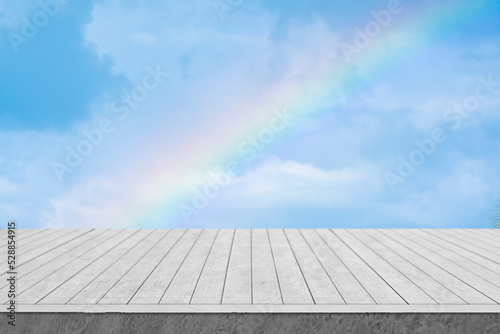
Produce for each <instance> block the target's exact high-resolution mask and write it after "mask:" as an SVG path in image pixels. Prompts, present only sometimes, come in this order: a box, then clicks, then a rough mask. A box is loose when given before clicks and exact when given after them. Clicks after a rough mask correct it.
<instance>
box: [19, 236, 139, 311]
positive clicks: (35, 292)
mask: <svg viewBox="0 0 500 334" xmlns="http://www.w3.org/2000/svg"><path fill="white" fill-rule="evenodd" d="M134 233H136V231H135V230H121V231H119V233H117V234H116V235H114V236H113V237H112V238H109V239H105V240H104V241H103V242H102V243H101V244H100V245H97V246H96V247H93V248H91V249H90V250H88V251H87V252H85V253H83V254H81V255H80V256H78V257H76V258H73V260H72V261H70V262H69V263H67V264H65V265H64V266H63V267H60V268H59V269H58V270H55V271H54V270H52V272H51V273H50V275H48V276H47V277H45V278H43V279H42V280H40V281H38V282H36V283H35V284H33V285H31V286H30V287H29V288H26V289H24V291H23V292H21V293H19V294H18V300H19V303H20V304H34V303H37V302H38V301H40V299H42V298H43V297H45V296H46V295H47V294H49V293H50V292H51V291H53V290H54V289H56V288H57V287H58V286H60V285H61V284H63V283H64V282H65V281H66V280H68V279H69V278H71V277H72V276H73V275H75V274H76V273H78V272H79V271H80V270H82V269H84V268H85V267H86V266H88V265H89V264H91V263H92V262H94V261H95V260H96V259H98V258H100V257H101V256H103V255H104V254H106V253H107V252H108V251H109V250H111V249H113V248H114V247H116V246H118V245H119V244H120V243H122V242H124V241H125V240H127V239H128V238H129V237H131V236H132V235H133V234H134ZM23 283H25V282H24V281H23Z"/></svg>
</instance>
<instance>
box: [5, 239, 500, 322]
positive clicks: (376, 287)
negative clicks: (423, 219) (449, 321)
mask: <svg viewBox="0 0 500 334" xmlns="http://www.w3.org/2000/svg"><path fill="white" fill-rule="evenodd" d="M1 233H2V239H1V242H0V244H1V246H0V253H1V254H4V256H2V258H0V268H1V273H2V275H1V277H0V298H3V301H2V303H6V302H7V291H8V289H9V286H8V282H7V277H8V274H7V273H6V272H7V255H6V249H7V248H6V243H7V237H6V230H5V229H4V230H1ZM17 239H18V246H19V247H18V249H17V260H18V268H17V287H16V292H17V300H16V302H17V304H18V307H17V311H18V312H133V313H140V312H151V313H159V312H160V313H161V312H168V313H174V312H182V313H184V312H204V313H212V312H286V313H293V312H301V313H302V312H334V313H343V312H349V313H358V312H383V313H386V312H401V313H404V312H447V313H448V312H467V313H471V312H481V313H485V312H500V247H499V245H500V230H493V229H491V230H471V229H467V230H465V229H462V230H395V229H391V230H388V229H380V230H373V229H359V230H357V229H352V230H351V229H349V230H340V229H339V230H337V229H334V230H327V229H320V230H314V229H300V230H297V229H285V230H276V229H269V230H240V229H237V230H222V229H221V230H216V229H206V230H195V229H188V230H177V229H172V230H170V229H158V230H151V229H123V230H120V229H114V230H103V229H89V230H83V229H82V230H74V229H63V230H61V229H50V230H47V229H46V230H40V229H27V230H17ZM2 309H5V307H4V308H2ZM3 312H5V310H3Z"/></svg>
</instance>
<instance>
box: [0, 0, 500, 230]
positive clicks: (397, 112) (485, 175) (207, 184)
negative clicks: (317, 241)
mask: <svg viewBox="0 0 500 334" xmlns="http://www.w3.org/2000/svg"><path fill="white" fill-rule="evenodd" d="M0 35H1V38H0V74H1V75H0V217H2V220H4V221H7V220H8V219H14V220H16V221H17V222H18V224H19V226H20V227H25V228H28V227H66V228H73V227H82V228H84V227H148V228H150V227H158V228H162V227H165V228H167V227H178V228H183V227H193V228H195V227H207V228H219V227H220V228H243V227H245V228H246V227H252V228H261V227H269V228H280V227H283V228H285V227H301V228H313V227H317V228H325V227H331V228H337V227H342V228H346V227H352V228H372V227H373V228H389V227H390V228H466V227H468V228H476V227H477V228H489V227H491V226H492V219H491V213H492V211H493V207H494V205H495V204H497V203H498V201H499V200H500V174H499V169H500V167H499V166H500V113H499V108H500V43H498V41H500V2H498V1H496V0H491V1H486V0H479V1H461V0H453V1H447V0H439V1H438V0H425V1H418V2H417V1H413V2H412V1H411V0H401V1H399V2H398V1H367V0H366V1H365V0H363V1H356V2H355V3H350V2H348V1H336V0H335V1H334V0H311V1H300V2H299V1H296V2H293V1H292V2H291V1H277V0H269V1H260V0H215V1H213V0H193V1H176V0H164V1H142V0H141V1H131V0H123V1H115V0H100V1H90V0H89V1H84V2H81V1H79V2H77V1H71V0H59V1H58V0H42V1H41V2H40V3H39V2H38V1H23V2H14V1H9V0H0Z"/></svg>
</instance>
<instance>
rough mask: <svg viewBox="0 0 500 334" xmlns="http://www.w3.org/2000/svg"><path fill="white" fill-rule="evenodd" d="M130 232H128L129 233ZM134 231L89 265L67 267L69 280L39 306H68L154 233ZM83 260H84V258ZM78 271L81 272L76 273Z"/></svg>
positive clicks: (150, 231)
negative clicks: (75, 297) (74, 298)
mask: <svg viewBox="0 0 500 334" xmlns="http://www.w3.org/2000/svg"><path fill="white" fill-rule="evenodd" d="M128 231H129V230H127V232H128ZM132 231H133V234H132V235H131V236H130V237H128V238H127V239H125V240H124V241H123V242H121V243H118V244H117V245H116V246H115V247H113V248H112V249H109V251H107V252H106V253H103V255H102V256H100V257H99V258H97V259H96V260H94V261H93V262H91V263H89V264H88V265H86V266H84V265H85V264H86V263H87V262H82V263H78V262H79V261H75V262H73V263H71V264H70V265H68V266H66V267H65V268H64V269H65V273H64V274H63V275H64V276H66V277H69V278H68V279H67V280H66V281H64V282H63V283H62V284H60V285H59V286H58V287H57V288H56V289H54V290H52V292H50V293H49V294H47V295H46V296H45V297H43V298H42V299H41V300H40V301H38V304H66V303H67V302H68V301H69V300H70V299H71V298H73V297H74V296H75V295H76V294H77V293H78V292H80V291H81V290H82V289H83V288H84V287H86V286H87V285H88V284H89V283H90V282H92V281H93V280H94V279H95V278H96V277H97V276H98V275H99V274H101V273H103V272H104V271H105V270H106V269H108V268H109V266H111V265H112V264H113V263H115V262H116V261H118V260H119V259H120V258H121V257H122V256H123V255H125V254H127V253H128V252H129V251H130V250H131V249H132V248H133V247H134V246H136V245H138V244H139V243H140V242H141V241H142V240H144V239H145V238H146V237H147V236H148V235H150V234H151V233H152V232H153V230H146V229H141V230H132ZM81 259H82V260H83V257H82V258H81ZM83 266H84V267H83ZM82 267H83V268H82ZM78 269H79V271H76V270H78ZM74 272H76V273H75V274H73V275H72V276H69V275H70V274H66V273H74ZM58 276H61V273H58Z"/></svg>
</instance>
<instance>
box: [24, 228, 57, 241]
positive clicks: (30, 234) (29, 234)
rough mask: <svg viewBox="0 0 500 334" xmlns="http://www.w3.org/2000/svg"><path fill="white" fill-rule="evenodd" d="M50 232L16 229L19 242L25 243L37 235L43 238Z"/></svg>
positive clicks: (43, 229)
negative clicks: (43, 235) (44, 234)
mask: <svg viewBox="0 0 500 334" xmlns="http://www.w3.org/2000/svg"><path fill="white" fill-rule="evenodd" d="M48 231H49V229H48V228H30V229H16V232H17V233H16V235H17V236H19V241H21V242H25V241H28V240H29V239H30V238H32V237H33V236H35V235H37V236H41V235H42V234H43V233H46V232H48Z"/></svg>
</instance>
